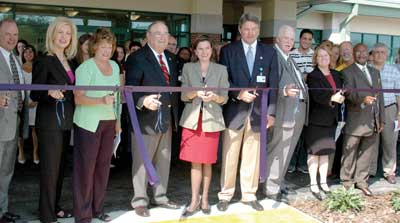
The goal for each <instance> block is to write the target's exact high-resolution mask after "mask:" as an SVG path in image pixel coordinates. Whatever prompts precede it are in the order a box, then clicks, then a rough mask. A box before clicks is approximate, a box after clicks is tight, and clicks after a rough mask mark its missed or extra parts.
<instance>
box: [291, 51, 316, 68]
mask: <svg viewBox="0 0 400 223" xmlns="http://www.w3.org/2000/svg"><path fill="white" fill-rule="evenodd" d="M289 55H290V57H291V58H292V59H293V60H294V62H296V64H297V66H298V67H299V69H300V71H301V73H303V74H308V73H311V71H313V70H314V66H313V63H312V59H313V55H314V51H313V50H312V49H311V48H310V49H309V50H308V52H307V53H306V54H303V53H300V52H299V50H298V49H294V50H292V51H291V52H290V53H289Z"/></svg>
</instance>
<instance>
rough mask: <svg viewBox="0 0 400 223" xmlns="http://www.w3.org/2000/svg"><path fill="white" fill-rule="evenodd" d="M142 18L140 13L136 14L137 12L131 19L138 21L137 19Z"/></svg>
mask: <svg viewBox="0 0 400 223" xmlns="http://www.w3.org/2000/svg"><path fill="white" fill-rule="evenodd" d="M139 18H140V15H135V14H132V15H131V20H132V21H136V20H138V19H139Z"/></svg>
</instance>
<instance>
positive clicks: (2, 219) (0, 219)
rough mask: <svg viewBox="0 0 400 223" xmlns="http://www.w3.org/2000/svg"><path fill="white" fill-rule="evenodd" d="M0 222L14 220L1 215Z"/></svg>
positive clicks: (13, 222) (12, 221) (8, 222)
mask: <svg viewBox="0 0 400 223" xmlns="http://www.w3.org/2000/svg"><path fill="white" fill-rule="evenodd" d="M0 223H15V221H14V220H12V219H10V218H7V217H6V216H4V215H3V217H1V218H0Z"/></svg>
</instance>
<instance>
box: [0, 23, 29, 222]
mask: <svg viewBox="0 0 400 223" xmlns="http://www.w3.org/2000/svg"><path fill="white" fill-rule="evenodd" d="M17 41H18V27H17V24H16V23H15V21H14V20H11V19H5V20H2V21H0V83H3V84H24V83H25V82H24V76H23V74H22V69H21V64H20V63H19V60H18V58H17V57H15V55H14V54H13V52H12V51H13V49H14V48H15V46H16V45H17ZM27 103H28V97H27V94H26V92H25V91H1V92H0V126H1V128H3V130H2V131H0V223H7V222H14V221H15V220H16V219H18V218H19V216H18V215H15V214H13V213H10V212H8V188H9V186H10V182H11V179H12V176H13V174H14V166H15V159H16V155H17V140H18V135H19V132H20V130H19V124H20V122H21V121H22V120H24V123H26V125H24V129H23V132H25V133H26V130H27V127H28V125H27V123H28V109H27V108H28V106H27ZM26 136H27V134H26Z"/></svg>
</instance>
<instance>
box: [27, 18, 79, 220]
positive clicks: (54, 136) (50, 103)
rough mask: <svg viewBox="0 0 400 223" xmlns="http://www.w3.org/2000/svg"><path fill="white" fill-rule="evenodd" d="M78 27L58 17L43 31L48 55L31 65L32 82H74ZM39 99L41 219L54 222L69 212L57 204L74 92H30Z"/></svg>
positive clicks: (69, 130)
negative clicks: (74, 59)
mask: <svg viewBox="0 0 400 223" xmlns="http://www.w3.org/2000/svg"><path fill="white" fill-rule="evenodd" d="M76 35H77V30H76V26H75V24H74V23H73V21H72V20H71V19H68V18H66V17H57V18H56V19H55V20H54V21H53V22H52V23H50V25H49V27H48V28H47V32H46V51H47V54H46V55H45V56H43V57H40V58H38V60H36V62H35V63H34V64H33V70H32V84H50V85H51V84H53V85H54V84H55V85H74V84H75V75H74V71H75V67H74V63H73V62H72V61H71V60H72V59H73V58H74V57H75V55H76V51H77V45H78V44H77V42H78V40H77V36H76ZM30 96H31V99H32V100H33V101H36V102H38V105H37V110H36V122H35V127H36V129H37V133H38V140H39V148H40V149H39V155H40V199H39V211H40V216H39V218H40V221H41V222H56V221H57V218H69V217H71V216H72V215H71V213H69V212H67V211H66V210H63V209H62V208H61V207H60V206H59V202H60V198H61V191H62V185H63V179H64V166H65V151H66V149H67V148H68V145H69V142H70V135H71V129H72V126H73V123H72V118H73V115H74V106H75V103H74V95H73V92H72V91H64V90H48V91H31V95H30Z"/></svg>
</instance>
